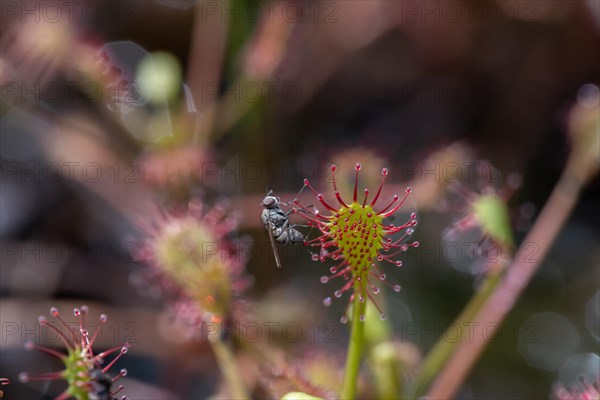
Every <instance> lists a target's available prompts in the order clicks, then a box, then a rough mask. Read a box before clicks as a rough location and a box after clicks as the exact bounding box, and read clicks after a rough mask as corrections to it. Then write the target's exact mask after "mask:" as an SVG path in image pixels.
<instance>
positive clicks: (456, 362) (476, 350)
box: [427, 172, 583, 399]
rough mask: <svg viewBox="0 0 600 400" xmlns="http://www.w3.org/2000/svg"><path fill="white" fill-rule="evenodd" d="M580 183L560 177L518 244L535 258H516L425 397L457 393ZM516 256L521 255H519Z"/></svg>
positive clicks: (559, 224)
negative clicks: (530, 250)
mask: <svg viewBox="0 0 600 400" xmlns="http://www.w3.org/2000/svg"><path fill="white" fill-rule="evenodd" d="M582 184H583V181H582V180H581V179H577V177H574V176H573V175H571V174H569V173H568V172H567V173H564V174H563V175H562V176H561V179H560V181H559V182H558V184H557V185H556V187H555V188H554V190H553V191H552V194H551V195H550V198H549V199H548V202H547V203H546V205H545V206H544V208H543V210H542V212H541V213H540V216H539V217H538V219H537V221H536V223H535V225H534V226H533V228H532V229H531V231H530V232H529V234H528V235H527V237H526V238H525V240H524V241H523V243H522V244H521V248H522V249H524V250H526V249H528V248H530V246H531V245H533V246H535V248H536V249H537V250H538V251H537V253H536V258H535V259H534V260H532V259H530V258H528V257H518V258H517V259H516V261H514V263H513V264H512V265H511V266H510V267H509V268H508V270H507V273H506V275H505V278H504V279H502V281H501V282H500V284H499V285H498V286H497V288H496V290H495V291H494V292H493V293H492V294H491V296H489V298H488V299H487V301H486V302H485V304H483V306H482V307H481V309H480V310H479V312H478V313H477V315H476V316H475V318H474V319H473V323H474V324H477V325H476V327H475V329H474V335H473V337H471V338H470V339H472V340H463V341H462V342H461V343H460V345H459V346H458V347H457V348H456V350H455V351H454V352H453V353H452V355H451V357H450V359H449V360H448V362H447V363H446V364H445V366H444V369H443V370H442V371H441V372H440V374H439V375H438V377H437V379H436V381H435V382H434V383H433V385H432V387H431V390H430V391H429V393H428V394H427V397H428V398H431V399H447V398H451V397H452V396H453V395H454V393H456V391H457V390H458V388H459V387H460V384H461V383H462V382H463V381H464V379H465V378H466V376H467V374H468V372H469V370H470V369H471V367H472V366H473V365H474V364H475V361H477V358H478V357H479V354H481V352H482V351H483V349H484V348H485V346H486V344H487V342H488V338H491V337H494V334H495V331H496V330H497V329H498V327H499V325H500V323H501V322H502V321H503V320H504V318H505V317H506V315H507V314H508V312H509V311H510V310H511V308H512V307H513V305H514V304H515V302H516V300H517V299H518V297H519V295H520V294H521V293H522V291H523V289H525V287H526V286H527V284H528V283H529V281H530V280H531V278H532V277H533V275H534V273H535V272H536V271H537V269H538V267H539V266H540V264H541V261H542V260H543V259H544V256H545V255H546V254H547V253H548V251H549V250H550V247H551V245H552V243H553V242H554V240H555V239H556V237H557V236H558V233H559V231H560V229H561V227H562V226H563V225H564V223H565V222H566V220H567V217H568V216H569V214H570V213H571V210H573V208H574V207H575V204H576V203H577V199H578V194H579V190H580V189H581V187H582ZM517 254H524V253H520V252H518V253H517ZM490 326H491V327H492V328H494V327H495V329H492V330H493V331H494V332H491V333H490V329H486V331H485V332H483V330H482V329H483V327H487V328H489V327H490Z"/></svg>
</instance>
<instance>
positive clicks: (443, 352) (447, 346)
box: [408, 261, 504, 398]
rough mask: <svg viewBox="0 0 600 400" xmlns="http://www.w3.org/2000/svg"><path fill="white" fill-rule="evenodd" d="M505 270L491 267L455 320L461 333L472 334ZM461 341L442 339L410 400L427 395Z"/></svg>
mask: <svg viewBox="0 0 600 400" xmlns="http://www.w3.org/2000/svg"><path fill="white" fill-rule="evenodd" d="M499 262H503V261H499ZM503 270H504V267H503V266H500V265H493V266H492V267H491V269H490V273H489V274H488V275H487V277H486V278H485V280H484V281H483V282H482V285H481V286H480V287H479V289H478V290H477V292H476V293H475V295H474V296H473V297H471V299H470V300H469V303H467V305H466V306H465V308H464V309H463V310H462V312H461V313H460V315H459V316H458V317H457V318H456V319H455V320H454V323H453V324H452V326H458V327H459V328H460V332H461V333H462V332H465V330H464V329H463V327H466V328H467V329H466V332H470V327H469V324H470V323H471V322H472V321H473V318H474V317H475V315H477V313H478V312H479V310H480V309H481V308H482V307H483V305H484V304H485V303H486V301H487V300H488V299H489V298H490V296H491V295H492V294H493V293H494V290H495V288H496V287H497V286H498V284H499V283H500V281H501V277H502V276H503V274H502V271H503ZM442 337H445V336H442ZM461 341H462V335H461V337H459V338H457V340H453V341H447V340H444V339H440V341H439V342H437V343H436V344H435V346H434V347H433V349H431V351H430V352H429V353H428V354H427V358H426V359H425V361H424V362H423V366H422V368H421V373H420V374H419V376H418V378H417V381H416V382H415V385H414V386H413V389H412V391H411V393H410V394H409V396H408V397H409V398H418V397H420V396H422V395H423V394H424V393H425V390H426V389H427V388H428V386H429V385H430V384H431V381H432V380H433V378H434V377H435V376H436V374H437V373H438V372H439V371H440V369H441V368H442V367H443V366H444V364H446V362H447V361H448V359H449V358H450V356H451V355H452V353H454V351H455V349H456V348H457V347H458V345H459V344H460V343H461Z"/></svg>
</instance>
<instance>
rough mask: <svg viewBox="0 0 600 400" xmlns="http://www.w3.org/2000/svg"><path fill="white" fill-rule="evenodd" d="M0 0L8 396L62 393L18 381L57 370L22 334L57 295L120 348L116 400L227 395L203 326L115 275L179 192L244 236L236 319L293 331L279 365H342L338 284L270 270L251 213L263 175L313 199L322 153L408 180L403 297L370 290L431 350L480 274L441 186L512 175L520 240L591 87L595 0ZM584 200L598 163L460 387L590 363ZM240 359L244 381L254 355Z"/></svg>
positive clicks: (597, 39) (304, 260)
mask: <svg viewBox="0 0 600 400" xmlns="http://www.w3.org/2000/svg"><path fill="white" fill-rule="evenodd" d="M1 11H2V28H1V31H0V32H1V35H2V36H1V39H0V40H1V46H2V48H1V54H0V68H1V73H2V77H1V82H2V103H1V118H2V122H1V145H2V146H1V150H0V155H1V160H2V166H1V169H2V181H1V183H0V185H1V186H0V187H1V191H0V201H1V202H0V217H1V221H0V228H1V235H2V255H1V257H2V266H1V270H0V273H1V276H0V295H1V299H2V300H1V306H0V312H1V315H0V318H1V322H2V326H1V334H2V336H1V340H0V346H1V347H0V349H1V353H0V357H1V359H0V377H8V378H10V379H11V381H12V383H11V385H10V386H7V387H3V389H4V390H5V396H7V398H14V399H24V398H50V397H52V396H53V395H56V394H57V393H59V392H60V391H61V390H62V389H63V388H64V387H63V386H61V383H60V382H58V383H52V384H50V385H48V384H46V383H39V384H27V385H24V384H21V383H19V382H18V380H17V376H18V373H19V372H20V371H23V370H28V371H31V372H48V371H52V370H56V369H57V368H58V367H60V365H55V364H54V363H53V362H52V361H53V360H51V359H50V357H47V356H46V355H43V354H37V353H32V352H26V351H25V350H23V348H22V343H23V342H24V341H25V340H36V341H40V342H43V339H44V338H43V337H42V336H43V334H42V331H41V330H40V329H39V327H38V326H37V325H36V321H37V317H38V315H47V314H48V309H49V307H50V306H52V305H56V306H58V307H59V308H60V309H61V310H63V313H67V314H69V312H70V311H69V310H71V309H72V308H73V307H75V306H79V305H81V304H87V305H88V306H90V309H91V311H92V315H93V316H94V315H98V314H100V313H106V314H107V315H108V316H109V322H108V323H107V325H106V326H105V328H104V331H103V332H104V334H103V335H102V337H101V340H100V347H102V346H105V347H111V346H114V345H118V344H119V343H122V342H123V341H125V340H128V341H130V342H131V343H132V347H131V349H130V351H129V352H128V353H127V355H126V356H125V357H124V358H122V359H121V360H120V361H119V366H120V367H125V368H127V369H128V371H129V374H128V376H127V377H126V378H124V379H123V381H124V384H125V385H126V390H125V393H126V394H127V395H128V396H129V397H130V398H132V399H142V398H143V399H159V398H182V399H184V398H204V397H207V396H210V395H211V394H214V393H218V392H219V390H221V389H222V388H220V387H219V383H218V382H219V373H218V369H217V368H216V367H215V364H214V360H213V358H212V355H211V352H210V350H209V348H208V346H207V345H206V343H203V342H202V341H190V340H186V338H185V337H183V335H182V334H181V332H179V330H178V328H177V327H176V326H175V325H173V323H172V320H171V319H170V318H169V313H168V311H166V308H165V307H164V304H163V303H162V302H161V300H160V299H159V298H154V297H152V296H148V295H147V294H146V293H144V291H143V290H139V287H136V286H135V285H133V284H132V280H135V276H137V275H136V274H137V273H138V272H139V271H140V270H141V269H143V268H144V265H143V263H139V262H136V261H135V253H136V252H137V251H139V238H140V236H141V234H140V231H139V229H138V226H139V224H138V223H139V221H148V220H152V219H153V218H155V216H156V213H157V211H156V210H157V209H158V208H172V207H181V206H182V205H185V204H186V203H187V201H188V200H190V199H193V198H201V199H203V201H205V202H207V203H209V204H212V203H219V204H221V203H223V204H224V203H225V202H226V203H227V204H228V207H229V209H230V210H231V212H232V213H233V214H235V215H236V217H237V218H238V220H239V225H240V226H239V234H240V235H241V236H247V237H249V238H251V239H252V240H253V243H254V246H253V247H252V248H251V251H249V252H248V254H247V255H248V261H247V271H248V273H249V274H250V275H251V276H252V277H253V281H254V282H253V285H252V287H251V288H250V289H249V290H248V291H247V298H248V300H249V302H250V304H251V307H252V314H251V315H252V318H256V321H257V322H260V323H262V322H265V321H270V322H279V323H280V326H284V324H286V323H293V324H294V326H298V327H301V332H302V335H301V337H300V338H299V339H298V340H287V341H286V340H279V341H277V342H276V343H269V344H270V345H272V346H273V348H277V349H279V350H278V352H279V351H281V353H282V354H283V358H285V359H286V360H287V361H289V362H290V363H292V364H294V363H299V365H301V363H302V362H305V363H306V362H310V360H311V358H312V361H314V360H316V359H318V358H319V356H318V355H319V354H320V355H321V357H322V358H323V356H325V357H326V358H327V361H328V362H331V363H333V365H334V366H333V367H331V369H335V368H337V367H336V366H335V365H336V363H337V364H340V365H341V364H342V362H343V360H344V354H345V346H346V341H347V333H346V332H347V329H346V327H345V326H344V325H342V324H340V323H339V317H340V315H341V313H342V311H343V307H344V302H338V303H335V304H334V306H332V307H330V308H325V307H323V305H322V299H323V298H324V297H326V296H329V295H331V293H332V292H333V290H334V289H335V288H334V286H332V285H334V284H329V285H322V284H320V282H319V277H320V276H321V275H323V274H324V271H325V270H326V267H325V266H324V265H322V264H320V263H314V262H313V261H312V260H311V254H310V252H309V251H308V250H307V249H305V248H303V247H301V246H299V247H289V248H282V247H279V251H280V254H281V257H282V262H283V268H282V269H276V268H275V264H274V260H273V256H272V255H271V253H270V251H271V250H270V245H269V243H268V237H267V236H266V234H265V233H264V232H263V228H262V226H261V222H260V218H259V215H260V212H261V210H262V207H261V205H260V201H261V199H262V197H263V196H264V195H265V193H266V189H267V188H268V189H273V190H274V191H275V193H276V194H277V195H279V196H280V197H281V199H282V200H283V201H289V200H291V199H293V198H294V197H295V196H296V194H297V193H298V191H299V190H300V189H301V188H302V185H303V183H302V182H303V179H304V178H309V179H311V181H312V182H316V183H315V184H316V185H317V186H319V187H323V188H329V189H323V190H324V191H326V190H329V192H330V193H331V189H330V187H329V186H328V181H327V176H328V174H327V171H328V165H329V164H330V163H331V162H335V163H336V164H337V165H338V167H339V170H340V171H341V173H346V174H349V178H347V179H346V181H350V182H351V181H352V174H353V166H354V164H355V163H356V162H361V163H362V165H363V173H362V174H361V178H360V179H361V186H362V185H366V186H369V187H371V188H372V190H374V189H375V188H376V185H377V184H378V182H379V176H380V175H379V174H380V172H379V171H380V170H381V168H382V167H387V168H389V170H390V175H389V176H388V182H387V183H388V186H389V187H390V188H391V189H390V190H396V189H397V190H399V191H401V190H403V188H404V187H405V186H407V185H412V186H413V189H414V196H413V197H412V199H411V201H410V204H407V205H406V207H405V208H404V211H405V212H406V213H410V212H412V211H416V212H417V213H418V216H419V225H418V227H417V229H416V232H415V236H416V238H417V239H418V240H419V241H420V242H421V246H420V247H419V248H417V249H413V250H411V251H409V252H408V253H407V254H405V255H404V256H403V261H404V266H403V267H402V269H397V268H396V269H394V268H391V267H387V266H386V267H387V269H388V270H389V274H390V275H393V280H394V281H395V282H399V283H400V284H401V285H402V291H401V293H399V294H396V293H393V292H392V291H391V290H390V291H389V293H388V292H386V293H385V294H384V296H385V298H386V301H385V303H386V304H387V310H388V311H387V314H388V316H389V320H390V321H391V323H392V325H393V326H394V335H395V336H396V337H398V338H400V339H402V340H403V341H406V342H410V343H412V344H414V346H415V349H417V350H418V351H419V352H420V354H421V355H424V354H426V353H427V350H428V349H430V348H431V346H432V345H433V344H434V343H435V341H436V340H438V339H440V337H441V336H442V333H443V332H444V328H445V327H446V326H447V325H448V324H449V323H451V322H452V320H453V319H454V317H455V316H456V315H457V314H458V313H459V312H460V310H461V308H462V307H463V306H464V304H465V303H466V302H467V301H468V299H469V298H470V297H471V295H472V294H473V290H474V285H475V284H476V283H477V279H478V276H477V271H476V268H474V265H476V264H477V262H478V261H477V260H476V259H475V257H472V255H471V254H470V253H468V249H467V247H465V245H464V242H466V241H469V240H470V241H478V240H479V239H481V238H480V237H479V238H478V237H477V235H475V236H473V237H469V238H459V239H455V241H452V242H450V241H448V238H447V236H446V235H445V233H446V232H447V230H448V228H449V227H450V226H451V224H452V223H453V222H454V221H456V220H457V219H458V218H459V217H460V216H461V214H460V211H457V210H455V209H454V208H453V207H450V206H449V204H450V203H453V202H454V201H455V200H456V199H453V198H452V194H450V195H448V193H447V191H446V187H447V186H448V184H451V183H452V182H456V181H459V180H460V181H463V183H465V184H466V185H467V186H469V187H471V188H473V190H477V189H478V188H480V182H479V181H478V179H476V178H473V177H468V176H467V172H468V171H469V166H470V165H472V163H474V162H476V161H478V160H482V159H485V160H487V161H488V162H489V163H490V164H491V165H492V166H493V167H494V168H495V169H494V171H495V172H497V173H496V174H495V177H496V178H495V179H494V185H496V186H497V187H502V186H503V185H505V184H506V181H507V178H508V177H509V176H511V175H510V174H511V173H517V174H518V176H520V179H521V181H522V182H521V186H520V188H519V189H518V190H517V191H516V192H515V193H514V195H513V196H512V197H511V199H510V209H511V214H514V215H513V217H514V218H513V222H514V225H515V228H516V232H517V240H518V241H519V240H522V239H523V236H524V234H525V233H526V232H527V229H528V228H529V227H530V226H531V224H532V223H533V221H535V218H536V216H537V212H538V211H539V210H540V209H541V207H542V206H543V205H544V203H545V201H546V199H547V198H548V195H549V193H550V192H551V190H552V187H553V185H554V184H555V182H556V181H557V179H558V177H559V176H560V173H561V171H562V169H563V167H564V165H565V162H566V159H567V156H568V154H569V140H568V136H567V125H568V123H567V116H568V114H569V111H570V110H571V108H572V107H573V106H575V105H576V104H588V103H589V102H592V103H591V106H593V105H594V104H597V103H594V101H596V102H597V99H598V87H597V86H595V85H598V84H599V83H600V52H599V51H598V49H600V3H599V2H597V1H595V0H587V1H583V0H578V1H561V0H559V1H483V2H470V1H449V2H445V1H400V0H397V1H396V0H395V1H383V0H369V1H354V0H342V1H329V0H324V1H321V2H317V1H295V0H289V1H285V0H281V1H278V2H268V1H264V2H261V1H258V2H251V3H247V2H237V1H166V0H165V1H151V0H146V1H122V2H111V1H89V2H88V1H72V2H42V1H23V2H18V1H4V2H2V10H1ZM590 99H591V100H590ZM594 99H596V100H594ZM586 101H587V102H588V103H586ZM449 166H450V167H449ZM457 166H458V169H456V168H454V167H457ZM457 170H458V171H459V173H462V178H461V179H458V178H457V177H456V175H455V171H457ZM344 171H345V172H344ZM513 176H514V175H513ZM342 179H345V178H344V177H342ZM346 190H350V189H349V188H347V189H346ZM390 193H391V192H390ZM302 196H303V199H306V200H305V201H306V202H307V203H309V202H311V201H312V202H316V199H314V198H313V199H310V197H309V194H308V193H303V194H302ZM448 196H450V198H449V197H448ZM599 200H600V191H599V186H598V180H597V179H595V180H593V181H592V182H591V184H590V185H589V186H588V188H587V189H586V190H585V191H584V192H583V193H582V197H581V200H580V202H579V203H578V206H577V208H576V209H575V211H574V213H573V214H572V216H571V217H570V219H569V221H568V223H567V224H566V226H565V227H564V229H563V230H562V232H561V234H560V236H559V238H558V240H557V241H556V243H555V245H554V246H553V248H552V250H551V251H550V254H549V255H548V257H547V258H546V259H545V260H544V261H543V264H542V267H541V268H540V270H539V272H538V273H537V275H536V276H535V278H534V279H533V281H532V282H531V284H530V286H529V287H528V288H527V290H526V291H525V293H524V294H523V296H522V297H521V298H520V300H519V302H518V303H517V304H516V306H515V308H514V309H513V310H512V312H511V313H510V315H509V317H508V319H507V320H506V321H505V323H504V325H503V326H502V329H501V331H500V335H499V337H498V338H497V339H496V340H494V341H493V343H492V344H491V345H490V346H489V347H488V348H487V349H486V351H485V353H484V354H483V356H482V358H481V359H480V360H479V362H478V363H477V365H476V367H475V368H474V370H473V371H472V373H471V374H470V376H469V378H468V380H467V381H466V382H465V383H464V385H463V387H462V389H461V391H460V393H459V397H460V398H477V399H480V398H528V399H532V398H548V396H550V393H551V390H552V385H553V383H555V382H559V381H561V382H564V383H565V384H570V383H572V382H571V381H572V380H573V379H575V378H574V377H576V376H577V375H578V374H582V373H585V374H589V375H590V376H592V377H593V376H594V375H595V374H598V371H599V370H600V365H599V358H598V356H597V355H596V354H595V353H597V352H598V340H599V339H600V327H599V324H600V292H599V287H600V285H599V279H598V278H599V275H598V266H599V260H600V247H599V246H598V244H599V234H600V231H599V229H598V226H599V222H600V219H599V217H598V215H599V214H598V212H597V205H598V201H599ZM304 232H305V233H306V234H307V235H308V236H309V237H310V236H311V235H312V233H311V232H309V231H308V230H305V231H304ZM457 249H458V250H457ZM456 251H458V252H459V253H460V254H456ZM529 255H531V256H532V257H535V248H532V253H531V254H528V255H524V256H529ZM132 276H133V277H134V278H132ZM138 286H139V285H138ZM54 344H55V345H56V343H54ZM273 352H275V350H273ZM321 361H323V360H321ZM323 362H324V361H323ZM239 363H240V365H242V366H245V368H244V370H245V371H249V372H248V375H249V377H248V380H249V381H253V379H255V381H256V382H258V381H259V379H258V378H257V377H260V375H261V369H260V362H259V361H256V360H255V359H254V358H253V357H252V353H251V352H248V353H243V354H242V355H240V359H239ZM253 382H254V381H253ZM258 386H259V385H258ZM255 390H256V396H257V397H261V396H262V395H264V394H261V392H260V389H255Z"/></svg>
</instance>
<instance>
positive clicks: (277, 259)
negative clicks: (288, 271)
mask: <svg viewBox="0 0 600 400" xmlns="http://www.w3.org/2000/svg"><path fill="white" fill-rule="evenodd" d="M269 225H270V224H269ZM267 232H269V239H270V240H271V248H272V249H273V256H274V257H275V264H276V265H277V268H281V261H279V254H277V247H275V239H274V238H273V230H272V229H271V226H268V228H267Z"/></svg>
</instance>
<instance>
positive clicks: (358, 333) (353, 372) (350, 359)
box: [341, 294, 367, 400]
mask: <svg viewBox="0 0 600 400" xmlns="http://www.w3.org/2000/svg"><path fill="white" fill-rule="evenodd" d="M365 297H366V296H365V295H364V294H363V295H362V298H363V299H364V298H365ZM360 298H361V296H359V295H355V296H354V303H353V304H352V327H351V330H350V343H348V356H347V358H346V373H345V375H344V387H343V388H342V396H341V398H342V399H344V400H346V399H354V398H355V397H356V387H357V384H358V371H359V369H360V361H361V358H362V352H363V345H364V325H365V323H364V321H361V316H362V315H365V309H366V304H367V303H366V300H364V301H362V302H361V301H360V300H359V299H360Z"/></svg>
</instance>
